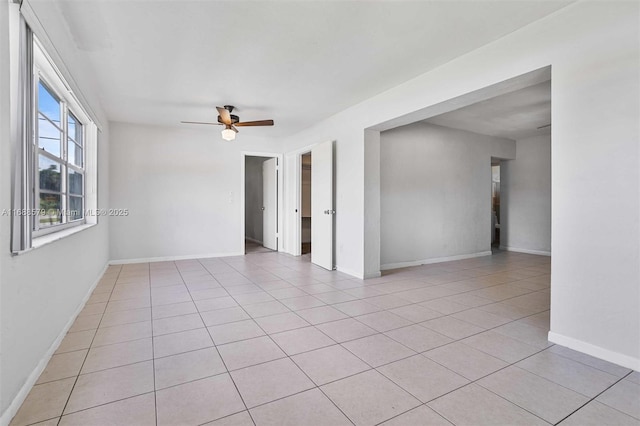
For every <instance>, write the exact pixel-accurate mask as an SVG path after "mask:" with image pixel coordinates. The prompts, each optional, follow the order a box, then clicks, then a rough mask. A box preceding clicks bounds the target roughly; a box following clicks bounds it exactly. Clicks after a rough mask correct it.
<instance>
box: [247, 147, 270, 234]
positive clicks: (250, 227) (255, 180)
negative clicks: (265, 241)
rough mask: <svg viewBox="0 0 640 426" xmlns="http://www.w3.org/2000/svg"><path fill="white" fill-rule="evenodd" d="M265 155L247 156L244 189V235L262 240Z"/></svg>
mask: <svg viewBox="0 0 640 426" xmlns="http://www.w3.org/2000/svg"><path fill="white" fill-rule="evenodd" d="M265 160H266V158H264V157H246V162H245V169H244V170H245V174H244V175H245V185H244V187H245V189H244V191H245V192H244V194H245V195H244V200H245V201H244V235H245V237H247V238H250V239H252V240H255V241H258V242H262V219H263V217H262V207H263V204H262V192H263V188H262V163H264V161H265Z"/></svg>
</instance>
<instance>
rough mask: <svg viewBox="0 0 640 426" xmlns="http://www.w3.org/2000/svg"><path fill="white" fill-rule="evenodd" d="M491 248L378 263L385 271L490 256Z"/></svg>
mask: <svg viewBox="0 0 640 426" xmlns="http://www.w3.org/2000/svg"><path fill="white" fill-rule="evenodd" d="M490 255H491V250H488V251H480V252H477V253H469V254H458V255H455V256H446V257H435V258H431V259H422V260H412V261H410V262H396V263H385V264H384V265H380V270H381V271H386V270H388V269H398V268H406V267H409V266H420V265H429V264H431V263H440V262H450V261H452V260H462V259H471V258H473V257H482V256H490Z"/></svg>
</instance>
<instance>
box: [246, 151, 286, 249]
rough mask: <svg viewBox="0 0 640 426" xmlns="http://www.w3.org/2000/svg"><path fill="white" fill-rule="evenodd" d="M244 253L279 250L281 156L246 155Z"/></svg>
mask: <svg viewBox="0 0 640 426" xmlns="http://www.w3.org/2000/svg"><path fill="white" fill-rule="evenodd" d="M242 159H243V162H242V177H243V185H242V192H243V193H242V198H241V199H242V209H243V212H244V222H243V225H244V226H243V229H242V243H243V245H244V253H245V254H248V253H259V252H269V251H278V250H280V241H279V240H280V229H281V226H282V225H281V221H282V219H281V215H280V211H281V205H282V189H281V188H282V176H281V173H280V162H281V157H280V156H279V155H275V154H273V155H269V154H262V153H260V154H252V153H243V155H242Z"/></svg>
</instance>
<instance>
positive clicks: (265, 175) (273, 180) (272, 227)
mask: <svg viewBox="0 0 640 426" xmlns="http://www.w3.org/2000/svg"><path fill="white" fill-rule="evenodd" d="M277 161H278V160H277V159H276V158H270V159H269V160H266V161H265V162H263V163H262V245H263V246H264V247H266V248H268V249H271V250H277V249H278V239H277V237H276V234H277V232H278V191H277V187H278V167H277V166H278V165H277Z"/></svg>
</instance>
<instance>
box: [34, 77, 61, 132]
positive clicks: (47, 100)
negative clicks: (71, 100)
mask: <svg viewBox="0 0 640 426" xmlns="http://www.w3.org/2000/svg"><path fill="white" fill-rule="evenodd" d="M38 111H39V112H41V113H43V114H44V115H46V116H47V117H49V118H50V119H51V121H53V122H54V123H56V124H57V125H58V127H62V125H61V124H60V102H59V101H58V99H57V98H56V97H55V96H53V94H52V93H51V91H50V90H49V89H47V86H45V85H44V84H42V81H39V82H38Z"/></svg>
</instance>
